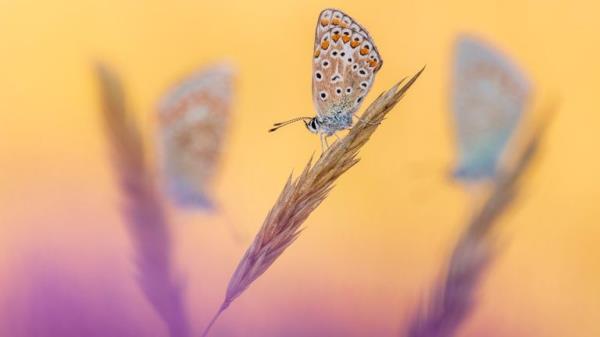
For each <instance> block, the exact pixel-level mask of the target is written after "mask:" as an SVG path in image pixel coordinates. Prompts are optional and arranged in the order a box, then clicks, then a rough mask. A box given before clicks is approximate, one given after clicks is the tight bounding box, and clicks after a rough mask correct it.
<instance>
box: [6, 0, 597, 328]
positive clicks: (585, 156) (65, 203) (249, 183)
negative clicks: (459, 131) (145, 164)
mask: <svg viewBox="0 0 600 337" xmlns="http://www.w3.org/2000/svg"><path fill="white" fill-rule="evenodd" d="M325 7H339V8H341V9H343V10H344V11H346V12H347V13H349V14H350V15H352V16H353V17H354V18H355V19H356V20H358V21H359V22H360V23H362V24H363V25H364V26H365V27H367V29H368V30H369V32H370V33H371V35H372V36H373V38H374V40H375V42H376V43H377V46H378V48H379V50H380V52H381V54H382V57H383V59H384V60H385V63H384V66H383V68H382V70H381V71H380V73H379V75H378V77H377V80H376V81H375V85H374V87H373V90H372V92H371V94H370V95H369V96H368V98H367V102H370V101H372V100H373V99H374V98H375V97H376V95H378V94H379V92H381V91H382V90H384V89H387V88H388V87H390V86H391V85H392V84H393V83H395V82H396V81H397V80H399V79H400V78H402V77H404V76H407V75H412V74H413V73H414V72H416V71H417V70H418V69H420V68H421V67H422V66H423V65H425V64H426V65H427V70H426V72H425V73H424V74H423V76H422V77H421V79H420V80H419V81H418V82H417V83H416V84H415V86H414V87H413V88H412V89H411V90H410V92H409V93H408V95H407V96H406V99H405V100H404V101H402V102H401V103H400V104H399V106H398V107H397V108H396V109H395V110H394V111H393V112H392V113H391V115H390V117H389V118H388V120H387V121H386V122H385V123H384V125H383V126H382V128H381V129H380V130H379V131H378V132H377V133H376V134H375V136H374V137H373V139H372V140H371V141H370V142H369V144H367V146H366V148H365V149H364V151H363V152H362V153H361V157H362V158H363V161H361V163H360V164H359V165H358V166H357V167H355V168H354V169H352V170H351V171H350V172H349V173H348V174H346V175H344V176H343V177H342V178H341V180H340V182H339V184H338V186H336V188H335V189H334V191H333V193H332V194H331V195H330V197H329V198H328V199H327V200H326V201H325V202H324V204H323V205H322V206H321V207H320V208H319V209H318V210H317V211H316V212H315V213H314V214H313V215H312V216H311V217H310V218H309V220H308V221H307V223H306V224H307V226H308V229H307V230H306V231H305V232H304V233H303V234H302V235H301V237H300V239H299V240H298V241H297V242H296V243H294V245H292V247H291V248H290V249H289V250H288V251H286V252H285V253H284V255H283V257H282V258H281V259H280V260H278V261H277V262H276V263H275V265H274V266H273V267H272V268H271V269H270V270H269V271H268V272H267V273H266V274H265V275H264V276H263V277H261V278H260V279H259V280H258V281H257V282H256V283H255V284H253V285H252V286H251V288H250V289H249V290H248V291H247V292H246V293H245V294H243V295H242V297H241V298H239V300H238V301H237V302H236V303H234V305H232V307H231V308H230V309H229V310H228V311H227V312H226V313H225V315H224V316H223V317H222V319H221V320H220V321H219V322H218V323H217V325H216V326H215V328H214V331H213V332H214V336H254V335H255V336H317V335H322V336H394V335H397V332H398V331H399V330H400V329H401V327H402V326H403V323H404V322H405V321H406V320H407V319H408V317H409V315H410V313H411V312H412V310H414V308H415V306H416V304H417V303H419V301H420V300H422V299H423V298H424V296H425V295H426V291H427V288H428V287H429V286H430V284H431V282H432V281H433V280H434V278H435V277H436V276H437V275H438V273H439V270H440V267H441V264H442V263H443V261H444V260H445V259H446V258H447V254H448V252H449V250H450V249H451V247H452V244H453V241H454V239H455V238H456V236H457V235H458V231H459V229H460V228H461V226H462V224H463V222H464V220H465V217H466V215H467V211H468V210H469V205H468V201H469V198H468V196H467V194H466V193H465V191H464V190H462V189H461V188H460V186H458V185H456V184H453V183H451V182H450V181H449V180H448V179H447V175H448V172H449V169H450V168H451V166H452V165H453V163H454V160H455V159H454V156H455V150H454V141H453V129H452V120H451V116H450V114H449V111H448V106H449V104H448V101H449V99H448V98H449V97H448V92H449V90H448V84H449V80H450V79H449V75H450V64H451V52H452V46H453V42H454V39H455V37H456V35H457V34H459V33H461V32H469V33H473V34H475V35H477V36H480V37H482V38H484V39H486V40H488V41H491V42H493V43H494V44H495V45H496V46H497V47H498V48H500V49H501V50H503V51H504V52H505V53H506V54H509V55H510V56H511V57H512V58H513V59H514V60H516V61H517V63H518V64H520V66H521V67H522V68H523V69H525V70H526V72H527V73H528V74H529V76H530V78H531V80H532V82H533V83H534V85H535V92H536V104H541V103H543V102H544V101H545V100H549V99H554V98H558V99H559V100H560V110H559V112H558V114H557V116H556V118H555V120H554V122H553V124H552V126H551V129H550V130H549V134H548V137H547V139H546V141H545V145H544V151H543V153H542V154H541V157H540V159H539V160H538V162H537V164H536V166H535V167H534V168H533V170H532V171H531V173H530V174H529V175H528V176H527V178H528V180H527V183H526V184H525V190H524V192H523V195H522V196H521V198H520V199H519V203H518V204H517V205H516V207H514V208H513V209H512V211H511V212H510V213H509V214H508V216H506V217H504V218H503V219H502V224H501V226H500V233H501V238H502V240H503V244H504V245H503V251H502V254H501V255H500V257H499V258H498V259H497V261H496V263H495V264H494V265H493V266H492V268H491V269H490V271H489V274H488V275H487V276H486V278H485V280H484V283H483V285H482V287H481V289H480V291H479V302H478V306H477V308H476V309H475V311H474V314H473V316H472V317H471V319H470V320H469V321H468V322H467V323H466V324H465V325H464V327H463V328H462V329H461V335H462V336H480V335H486V336H513V337H517V336H528V337H534V336H535V337H558V336H570V337H593V336H598V335H600V323H599V322H600V286H599V285H600V248H599V246H598V242H600V241H599V240H600V209H599V208H598V207H597V204H598V200H599V198H600V180H599V179H598V172H600V159H598V158H597V153H598V149H597V146H598V144H600V133H598V131H597V130H598V128H599V123H600V100H599V99H598V93H597V88H598V85H597V79H598V78H600V62H599V61H598V60H600V27H599V26H598V22H597V15H596V14H597V13H598V11H599V10H600V5H599V4H598V3H597V2H594V1H540V0H537V1H533V0H529V1H527V0H526V1H517V0H507V1H494V2H491V1H489V2H482V1H452V2H444V1H414V0H407V1H384V0H381V1H328V2H325V1H256V0H255V1H241V0H240V1H145V2H142V1H114V0H106V1H84V2H72V1H60V0H57V1H50V2H44V1H27V0H23V1H1V2H0V43H1V46H2V48H1V56H0V60H1V62H0V168H1V169H0V223H1V226H0V289H1V290H0V310H1V312H2V314H1V315H0V317H1V320H2V321H1V322H0V335H1V336H6V337H9V336H10V337H12V336H24V335H25V331H35V326H36V324H38V323H37V322H38V321H39V319H40V318H39V315H43V312H44V309H43V308H40V305H39V304H37V303H38V302H37V301H38V299H39V298H44V297H47V298H50V299H54V298H56V300H57V301H68V303H69V306H68V307H69V308H72V309H73V310H72V312H77V315H76V316H75V317H76V318H77V319H78V320H79V321H83V322H87V321H90V324H97V323H93V322H97V321H102V322H104V324H105V325H106V326H113V325H115V327H114V329H115V332H114V333H113V334H112V335H118V334H119V333H121V335H127V336H139V335H144V336H165V334H166V330H165V328H164V325H163V324H162V323H161V321H160V320H159V318H158V316H157V315H156V313H154V312H153V311H152V309H151V308H150V307H149V305H148V304H147V303H146V301H145V299H144V298H143V295H142V294H141V292H140V291H139V290H138V288H137V286H136V283H135V278H134V277H133V275H134V272H135V271H134V266H133V263H132V259H131V255H132V253H131V249H132V248H131V245H130V242H129V240H128V237H127V232H126V230H125V227H124V225H123V220H122V218H121V216H120V208H119V190H118V188H117V186H116V185H115V181H114V177H113V174H112V170H111V167H110V162H109V155H108V151H107V145H106V139H105V134H104V133H103V130H102V127H101V126H102V125H101V118H100V110H99V101H98V95H97V87H96V83H95V81H94V73H93V64H94V62H95V61H97V60H103V61H105V62H108V63H109V64H111V65H112V66H113V67H114V68H115V70H117V71H118V72H119V73H120V75H121V76H122V77H123V79H124V82H125V85H126V90H127V92H128V97H129V103H130V105H131V107H132V108H133V109H134V110H135V111H136V114H137V117H138V120H139V121H140V123H141V125H142V126H143V128H144V131H145V132H146V135H147V137H148V140H149V144H148V146H149V149H150V150H152V146H153V144H152V141H153V139H152V137H153V135H154V134H155V107H156V103H157V101H158V99H159V97H160V95H161V94H162V93H163V92H164V91H165V90H166V89H167V88H168V87H169V86H170V85H172V84H173V83H174V81H176V80H178V79H179V78H181V77H182V76H183V75H185V74H187V73H189V72H190V71H193V70H195V69H197V68H199V67H201V66H202V65H205V64H209V63H212V62H215V61H218V60H220V59H222V58H227V59H229V60H230V61H232V62H233V63H235V64H236V66H237V69H238V71H239V73H238V78H237V84H236V89H237V90H236V99H235V112H234V116H233V125H232V127H231V129H230V131H231V134H230V135H229V138H228V142H227V147H226V151H225V152H226V155H225V157H224V158H223V163H222V164H223V165H222V168H223V170H222V172H221V174H220V176H219V180H218V182H217V184H216V185H217V196H216V197H217V199H218V200H219V201H220V205H221V207H222V208H223V209H224V212H225V213H226V216H219V215H213V216H211V215H206V214H202V213H196V212H186V213H183V214H182V213H181V212H174V211H173V212H172V214H171V216H172V220H173V222H174V224H176V226H175V231H174V240H175V242H176V247H177V259H176V267H177V271H178V272H179V273H180V275H182V276H183V277H184V278H185V280H186V282H185V284H186V307H187V309H188V312H189V315H190V317H191V319H192V323H193V329H194V331H195V332H196V333H198V332H199V331H200V329H201V328H202V327H203V326H204V325H205V324H206V323H207V321H208V319H209V318H210V315H211V314H212V313H213V312H214V310H216V308H217V307H218V305H219V304H220V301H221V300H222V296H223V294H224V291H225V288H226V283H227V281H228V279H229V277H230V276H231V273H232V272H233V270H234V268H235V266H236V264H237V262H238V260H239V258H240V257H241V256H242V254H243V252H244V250H245V248H246V244H243V245H239V244H236V243H235V242H234V241H233V240H232V239H231V237H230V236H229V233H228V230H227V227H226V225H225V222H226V221H228V220H227V219H229V220H230V221H233V222H234V223H235V224H236V225H237V226H239V227H240V228H242V229H243V231H244V232H246V233H247V234H248V236H251V235H253V234H254V233H255V232H256V231H257V229H258V228H259V226H260V225H261V223H262V221H263V219H264V217H265V215H266V213H267V211H268V210H269V208H270V207H271V205H272V204H273V202H274V201H275V198H276V197H277V195H278V193H279V192H280V190H281V188H282V186H283V183H284V182H285V180H286V179H287V176H288V175H289V174H290V172H291V171H292V170H295V171H296V172H297V171H298V170H299V169H300V168H301V167H302V166H303V165H304V164H305V163H306V161H307V160H308V158H309V156H310V155H311V154H312V153H315V152H316V153H318V152H319V151H320V145H319V140H318V137H315V136H314V135H312V134H310V133H309V132H307V131H306V129H305V128H304V127H302V126H300V125H295V126H290V127H288V128H286V129H284V130H281V131H279V132H277V133H275V134H269V133H267V132H266V130H267V128H268V127H269V126H270V125H271V124H272V123H273V122H276V121H281V120H285V119H288V118H292V117H296V116H299V115H306V114H308V115H311V114H313V111H314V110H313V107H312V98H311V85H310V83H311V75H310V74H311V66H312V65H311V54H312V48H313V38H314V25H315V22H316V19H317V15H318V13H319V12H320V11H321V10H322V9H323V8H325ZM40 282H41V283H44V284H45V285H44V286H42V287H40V286H39V283H40ZM44 287H47V288H44ZM53 296H54V297H53ZM65 298H66V299H65ZM85 303H87V304H85ZM90 303H91V304H92V307H93V309H86V308H87V305H89V304H90ZM32 307H34V308H36V310H38V311H39V312H41V313H38V314H35V313H34V314H32V310H31V308H32ZM34 311H35V310H34ZM47 311H52V310H47ZM72 312H71V313H67V312H62V313H61V312H53V315H55V317H54V316H53V317H54V318H53V319H52V321H53V322H55V323H57V322H58V323H57V324H61V323H60V322H63V321H64V322H68V321H69V319H73V316H72V315H73V314H72ZM119 324H121V325H125V326H127V328H126V329H125V330H127V329H129V330H127V331H128V332H127V333H122V331H125V330H119V328H117V327H116V325H119ZM40 329H41V327H40ZM30 335H31V334H30ZM33 335H36V336H38V335H39V336H45V335H44V333H43V331H37V334H35V333H34V334H33Z"/></svg>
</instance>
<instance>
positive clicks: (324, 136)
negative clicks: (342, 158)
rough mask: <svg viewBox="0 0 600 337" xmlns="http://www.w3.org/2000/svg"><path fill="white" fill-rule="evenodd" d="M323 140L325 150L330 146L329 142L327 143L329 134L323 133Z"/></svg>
mask: <svg viewBox="0 0 600 337" xmlns="http://www.w3.org/2000/svg"><path fill="white" fill-rule="evenodd" d="M323 140H324V141H325V150H327V149H328V148H329V143H327V136H326V135H323Z"/></svg>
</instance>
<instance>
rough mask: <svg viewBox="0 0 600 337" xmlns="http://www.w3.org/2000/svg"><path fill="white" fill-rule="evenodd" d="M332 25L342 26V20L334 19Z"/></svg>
mask: <svg viewBox="0 0 600 337" xmlns="http://www.w3.org/2000/svg"><path fill="white" fill-rule="evenodd" d="M331 24H332V25H334V26H337V25H339V24H340V19H333V20H331Z"/></svg>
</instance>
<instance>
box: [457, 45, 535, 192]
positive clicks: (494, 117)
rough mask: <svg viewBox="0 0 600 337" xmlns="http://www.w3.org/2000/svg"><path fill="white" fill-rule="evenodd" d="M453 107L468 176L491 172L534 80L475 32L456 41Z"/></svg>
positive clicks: (461, 166)
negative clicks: (530, 80)
mask: <svg viewBox="0 0 600 337" xmlns="http://www.w3.org/2000/svg"><path fill="white" fill-rule="evenodd" d="M455 48H456V49H455V56H454V57H455V59H454V69H453V71H454V74H453V75H454V76H453V84H452V94H451V97H452V109H453V112H454V118H455V122H456V128H457V138H458V139H457V140H458V155H459V158H458V167H457V168H456V169H455V171H454V177H455V178H457V179H460V180H464V181H475V180H480V179H486V178H493V177H494V176H495V175H496V170H497V168H498V162H499V160H500V158H501V156H502V154H503V153H504V150H505V148H506V146H507V144H508V142H509V140H510V138H511V136H512V134H513V133H514V131H515V129H516V128H517V126H518V124H519V121H520V119H521V116H522V115H523V112H524V110H525V108H526V105H527V101H528V99H529V97H530V92H531V89H530V84H529V81H528V80H527V79H526V78H525V75H524V74H523V73H522V72H521V71H520V70H519V68H518V67H517V66H516V65H514V64H513V63H512V62H511V61H510V60H509V59H507V58H506V57H505V56H504V55H502V54H501V53H500V52H499V51H497V50H496V49H494V48H492V47H491V46H489V45H487V44H485V43H483V42H481V41H479V40H477V39H475V38H472V37H466V36H463V37H460V38H458V40H457V42H456V47H455Z"/></svg>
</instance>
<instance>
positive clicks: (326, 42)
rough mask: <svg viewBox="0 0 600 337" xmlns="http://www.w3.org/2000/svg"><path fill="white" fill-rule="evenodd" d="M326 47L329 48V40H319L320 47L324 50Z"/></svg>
mask: <svg viewBox="0 0 600 337" xmlns="http://www.w3.org/2000/svg"><path fill="white" fill-rule="evenodd" d="M327 48H329V41H323V42H321V49H323V50H325V49H327Z"/></svg>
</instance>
